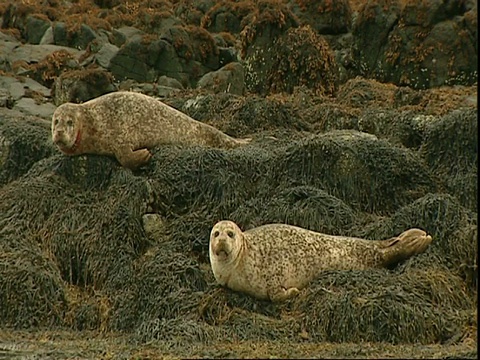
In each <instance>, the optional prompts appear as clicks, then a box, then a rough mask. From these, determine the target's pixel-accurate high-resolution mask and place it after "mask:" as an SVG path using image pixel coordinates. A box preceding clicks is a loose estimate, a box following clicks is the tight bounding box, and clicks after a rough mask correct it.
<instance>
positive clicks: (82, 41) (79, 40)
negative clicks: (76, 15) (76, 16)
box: [53, 22, 97, 50]
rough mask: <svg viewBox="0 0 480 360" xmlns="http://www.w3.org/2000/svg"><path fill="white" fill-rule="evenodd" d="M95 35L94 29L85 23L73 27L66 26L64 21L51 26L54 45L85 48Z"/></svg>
mask: <svg viewBox="0 0 480 360" xmlns="http://www.w3.org/2000/svg"><path fill="white" fill-rule="evenodd" d="M96 37H97V35H96V33H95V31H93V29H92V28H91V27H90V26H88V25H86V24H81V25H80V26H79V27H75V28H73V29H70V28H68V27H67V25H66V24H65V23H64V22H56V23H55V24H54V26H53V38H54V41H55V44H56V45H62V46H68V47H72V48H75V49H82V50H85V49H86V48H87V46H88V44H90V42H91V41H92V40H94V39H95V38H96Z"/></svg>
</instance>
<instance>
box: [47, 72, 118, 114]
mask: <svg viewBox="0 0 480 360" xmlns="http://www.w3.org/2000/svg"><path fill="white" fill-rule="evenodd" d="M115 90H116V88H115V86H114V85H113V77H112V75H111V74H110V73H109V72H107V71H106V70H104V69H99V68H97V69H85V70H83V69H81V70H71V71H65V72H63V73H62V74H60V76H58V77H57V78H56V79H55V82H54V86H53V88H52V93H53V100H54V103H55V105H56V106H59V105H61V104H63V103H66V102H74V103H82V102H85V101H88V100H91V99H93V98H96V97H98V96H100V95H103V94H106V93H109V92H112V91H115Z"/></svg>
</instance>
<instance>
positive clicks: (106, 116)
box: [52, 91, 249, 169]
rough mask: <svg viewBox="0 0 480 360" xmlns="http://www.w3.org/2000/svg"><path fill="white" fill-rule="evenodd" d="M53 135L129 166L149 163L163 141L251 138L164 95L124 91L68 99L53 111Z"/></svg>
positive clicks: (226, 142)
mask: <svg viewBox="0 0 480 360" xmlns="http://www.w3.org/2000/svg"><path fill="white" fill-rule="evenodd" d="M52 140H53V142H54V143H55V144H56V145H57V147H58V148H59V149H60V150H61V151H62V152H63V153H65V154H67V155H80V154H99V155H113V156H115V157H116V158H117V160H118V161H119V162H120V164H122V165H123V166H125V167H128V168H132V169H134V168H137V167H139V166H141V165H144V164H146V163H147V162H148V161H149V160H150V158H151V156H152V155H151V153H150V152H149V151H148V149H151V148H153V147H155V146H157V145H161V144H186V145H204V146H210V147H218V148H226V149H229V148H234V147H237V146H239V145H243V144H245V143H248V141H249V140H248V139H235V138H232V137H230V136H228V135H226V134H224V133H223V132H221V131H220V130H218V129H216V128H214V127H213V126H210V125H207V124H204V123H202V122H200V121H197V120H194V119H192V118H191V117H189V116H188V115H186V114H184V113H182V112H180V111H178V110H176V109H174V108H172V107H170V106H168V105H166V104H164V103H162V102H161V101H159V100H157V99H155V98H153V97H150V96H147V95H144V94H140V93H135V92H128V91H119V92H113V93H109V94H106V95H102V96H100V97H98V98H95V99H93V100H90V101H87V102H85V103H83V104H73V103H65V104H62V105H60V106H59V107H58V108H57V109H56V110H55V112H54V114H53V116H52Z"/></svg>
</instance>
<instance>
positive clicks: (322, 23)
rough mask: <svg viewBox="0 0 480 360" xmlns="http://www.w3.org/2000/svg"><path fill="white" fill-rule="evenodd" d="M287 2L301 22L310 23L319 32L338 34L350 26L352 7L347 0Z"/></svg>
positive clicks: (296, 0)
mask: <svg viewBox="0 0 480 360" xmlns="http://www.w3.org/2000/svg"><path fill="white" fill-rule="evenodd" d="M287 3H288V5H289V7H290V9H291V10H292V12H293V13H294V14H295V15H296V16H297V17H298V19H299V20H300V21H301V22H302V24H304V25H306V24H308V25H310V26H311V27H312V28H313V29H314V30H315V32H317V33H319V34H329V35H338V34H342V33H346V32H348V31H349V29H350V27H351V22H352V9H351V7H350V3H349V1H348V0H341V1H329V0H322V1H318V0H315V1H313V0H290V1H287Z"/></svg>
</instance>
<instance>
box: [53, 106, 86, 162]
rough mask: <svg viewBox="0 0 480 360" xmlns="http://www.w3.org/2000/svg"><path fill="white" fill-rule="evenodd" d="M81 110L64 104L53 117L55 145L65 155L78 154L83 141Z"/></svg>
mask: <svg viewBox="0 0 480 360" xmlns="http://www.w3.org/2000/svg"><path fill="white" fill-rule="evenodd" d="M81 116H82V114H81V109H80V108H79V107H78V106H76V105H75V104H69V103H67V104H63V105H61V106H60V107H58V108H57V110H56V111H55V112H54V114H53V117H52V140H53V143H54V144H55V145H56V146H57V147H58V148H59V149H60V150H61V151H62V152H63V153H65V154H67V155H75V154H77V153H78V150H79V147H80V143H81V140H82V122H81V120H80V119H81Z"/></svg>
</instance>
